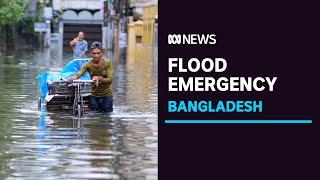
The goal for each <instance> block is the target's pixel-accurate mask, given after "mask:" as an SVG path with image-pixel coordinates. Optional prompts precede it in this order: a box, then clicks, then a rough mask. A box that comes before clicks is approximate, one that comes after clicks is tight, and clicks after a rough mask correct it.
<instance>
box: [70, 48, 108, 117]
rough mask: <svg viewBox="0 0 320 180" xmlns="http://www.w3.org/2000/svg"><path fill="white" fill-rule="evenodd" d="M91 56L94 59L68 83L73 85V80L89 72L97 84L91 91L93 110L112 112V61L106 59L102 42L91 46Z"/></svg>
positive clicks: (91, 106)
mask: <svg viewBox="0 0 320 180" xmlns="http://www.w3.org/2000/svg"><path fill="white" fill-rule="evenodd" d="M90 55H91V56H92V58H93V59H92V60H91V61H89V62H87V63H86V64H84V65H83V66H82V68H81V69H80V71H79V72H78V73H77V74H76V75H75V76H73V77H72V78H70V79H69V80H68V81H69V83H72V82H73V80H76V79H79V78H80V77H81V76H82V75H83V74H84V73H85V72H86V71H88V72H89V74H90V77H91V78H92V80H93V81H95V82H96V85H94V86H93V87H92V90H91V99H90V108H91V110H93V111H104V112H112V111H113V98H112V87H111V83H112V64H111V61H110V60H108V59H107V58H106V57H104V55H103V49H102V44H101V43H100V42H94V43H92V44H91V47H90Z"/></svg>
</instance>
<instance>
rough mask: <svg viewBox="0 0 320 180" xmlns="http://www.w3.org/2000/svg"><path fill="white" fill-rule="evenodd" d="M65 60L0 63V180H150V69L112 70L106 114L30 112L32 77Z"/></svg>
mask: <svg viewBox="0 0 320 180" xmlns="http://www.w3.org/2000/svg"><path fill="white" fill-rule="evenodd" d="M70 57H71V55H70V53H64V54H62V52H60V51H58V50H55V49H54V48H53V49H52V50H51V51H50V50H49V51H48V50H47V51H46V50H42V51H31V50H30V51H16V52H15V53H14V54H13V55H12V56H11V57H4V56H3V55H0V167H1V168H0V179H4V178H8V179H43V178H46V179H58V178H59V179H61V178H65V179H82V178H83V179H157V174H158V170H157V166H158V150H157V148H158V122H157V109H158V107H157V101H158V99H157V96H158V92H157V89H158V84H157V61H156V60H153V59H148V58H146V59H138V60H135V61H134V62H127V63H126V64H120V63H117V62H113V70H114V81H113V92H114V93H113V94H114V112H113V113H112V114H111V115H104V114H93V113H89V114H87V115H86V117H85V118H84V119H82V120H81V128H77V126H75V122H77V119H75V117H74V116H73V115H72V112H71V113H70V112H68V111H62V112H61V111H60V112H55V111H53V112H46V111H45V110H42V111H41V110H39V109H38V97H39V93H40V90H39V86H38V82H37V76H38V75H39V74H40V72H42V71H58V70H59V69H60V68H62V67H63V66H64V65H65V64H66V63H67V62H68V59H69V58H70Z"/></svg>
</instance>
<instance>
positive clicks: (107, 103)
mask: <svg viewBox="0 0 320 180" xmlns="http://www.w3.org/2000/svg"><path fill="white" fill-rule="evenodd" d="M90 109H91V110H92V111H102V112H112V111H113V98H112V96H106V97H94V96H91V98H90Z"/></svg>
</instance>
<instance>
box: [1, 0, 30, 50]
mask: <svg viewBox="0 0 320 180" xmlns="http://www.w3.org/2000/svg"><path fill="white" fill-rule="evenodd" d="M28 1H29V0H1V1H0V26H2V27H4V28H5V31H6V34H5V36H6V44H7V49H10V48H12V47H13V44H12V42H13V36H12V26H13V25H14V24H15V23H17V22H18V21H19V20H20V19H21V18H22V17H23V15H24V11H25V8H26V6H27V4H28Z"/></svg>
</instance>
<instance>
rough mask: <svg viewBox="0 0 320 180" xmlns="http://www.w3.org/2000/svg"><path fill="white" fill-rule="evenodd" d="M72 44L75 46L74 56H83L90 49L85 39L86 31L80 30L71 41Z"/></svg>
mask: <svg viewBox="0 0 320 180" xmlns="http://www.w3.org/2000/svg"><path fill="white" fill-rule="evenodd" d="M70 46H71V47H72V48H73V57H74V58H83V57H85V55H86V54H85V53H86V51H87V50H88V43H87V41H86V40H84V33H83V32H79V33H78V36H77V37H76V38H74V39H73V40H72V41H70Z"/></svg>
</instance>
